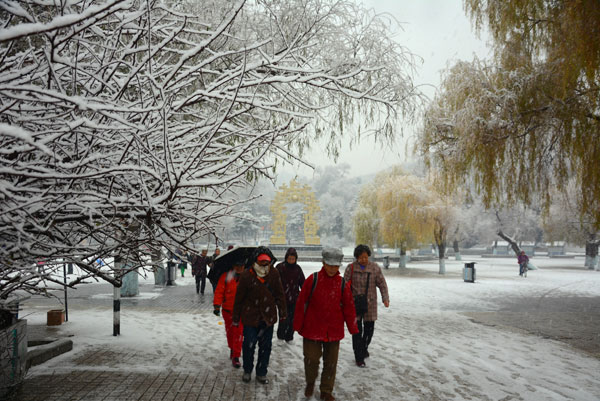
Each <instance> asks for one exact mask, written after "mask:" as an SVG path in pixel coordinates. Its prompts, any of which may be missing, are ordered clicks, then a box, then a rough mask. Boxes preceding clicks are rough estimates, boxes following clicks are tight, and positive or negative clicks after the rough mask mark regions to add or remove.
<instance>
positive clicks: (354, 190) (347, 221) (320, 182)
mask: <svg viewBox="0 0 600 401" xmlns="http://www.w3.org/2000/svg"><path fill="white" fill-rule="evenodd" d="M349 171H350V165H349V164H347V163H342V164H338V165H335V166H327V167H321V168H317V169H316V170H315V172H314V175H313V178H312V179H306V182H307V183H308V184H309V185H310V186H311V188H312V189H313V190H314V192H315V196H316V198H317V199H318V200H319V205H320V212H319V220H318V223H319V236H320V237H321V242H322V243H328V244H336V245H339V246H342V245H345V244H347V243H349V242H352V240H353V231H352V214H353V211H354V207H355V205H356V202H357V199H358V195H359V192H360V187H361V182H362V179H361V178H357V177H350V176H349Z"/></svg>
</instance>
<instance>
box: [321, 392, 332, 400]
mask: <svg viewBox="0 0 600 401" xmlns="http://www.w3.org/2000/svg"><path fill="white" fill-rule="evenodd" d="M321 399H322V400H325V401H335V397H334V396H333V394H331V393H321Z"/></svg>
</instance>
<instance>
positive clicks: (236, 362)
mask: <svg viewBox="0 0 600 401" xmlns="http://www.w3.org/2000/svg"><path fill="white" fill-rule="evenodd" d="M231 364H232V365H233V367H234V368H236V369H238V368H239V367H240V366H242V364H241V363H240V358H231Z"/></svg>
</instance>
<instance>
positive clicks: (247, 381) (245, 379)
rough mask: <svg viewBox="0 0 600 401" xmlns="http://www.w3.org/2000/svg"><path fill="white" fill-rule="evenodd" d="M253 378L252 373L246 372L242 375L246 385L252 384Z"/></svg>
mask: <svg viewBox="0 0 600 401" xmlns="http://www.w3.org/2000/svg"><path fill="white" fill-rule="evenodd" d="M251 378H252V375H251V374H250V373H246V372H244V374H243V375H242V381H243V382H244V383H250V379H251Z"/></svg>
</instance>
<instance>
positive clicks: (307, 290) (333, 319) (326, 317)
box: [294, 248, 358, 401]
mask: <svg viewBox="0 0 600 401" xmlns="http://www.w3.org/2000/svg"><path fill="white" fill-rule="evenodd" d="M343 257H344V254H343V253H342V251H341V250H340V249H337V248H323V268H322V269H321V271H319V272H318V273H316V277H315V275H314V274H313V275H310V276H309V277H308V278H307V279H306V280H305V281H304V285H303V286H302V291H301V292H300V297H299V298H298V302H297V303H296V311H295V313H294V330H296V331H297V332H298V333H299V334H300V335H301V336H302V337H304V340H303V343H302V346H303V351H304V374H305V376H306V389H305V391H304V395H305V396H306V397H309V398H310V397H312V395H313V392H314V387H315V381H316V379H317V376H318V374H319V363H320V360H321V355H323V372H322V373H321V385H320V390H321V399H322V400H329V401H331V400H335V398H334V397H333V394H332V393H333V386H334V384H335V374H336V368H337V360H338V353H339V349H340V340H341V339H342V338H344V322H346V326H347V327H348V331H350V334H355V333H358V327H357V326H356V311H355V309H354V301H353V298H352V291H351V290H350V285H349V283H345V281H344V280H342V277H341V276H340V272H339V269H340V264H341V263H342V259H343ZM315 278H316V283H315V284H314V285H313V283H314V280H315Z"/></svg>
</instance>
